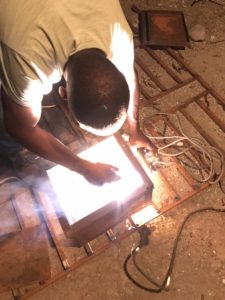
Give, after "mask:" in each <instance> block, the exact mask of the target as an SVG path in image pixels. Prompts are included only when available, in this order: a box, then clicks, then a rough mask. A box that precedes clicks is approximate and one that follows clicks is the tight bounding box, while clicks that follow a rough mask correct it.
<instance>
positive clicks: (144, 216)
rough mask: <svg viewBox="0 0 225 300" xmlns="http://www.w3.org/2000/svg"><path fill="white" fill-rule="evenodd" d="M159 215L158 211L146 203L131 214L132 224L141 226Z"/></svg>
mask: <svg viewBox="0 0 225 300" xmlns="http://www.w3.org/2000/svg"><path fill="white" fill-rule="evenodd" d="M158 215H159V213H158V211H157V210H156V209H155V208H154V207H153V206H152V205H148V206H146V207H144V208H143V209H141V210H139V211H138V212H136V213H135V214H133V215H132V216H131V219H132V220H133V222H134V224H135V225H137V226H142V225H144V224H146V223H147V222H149V221H151V220H152V219H154V218H156V217H157V216H158Z"/></svg>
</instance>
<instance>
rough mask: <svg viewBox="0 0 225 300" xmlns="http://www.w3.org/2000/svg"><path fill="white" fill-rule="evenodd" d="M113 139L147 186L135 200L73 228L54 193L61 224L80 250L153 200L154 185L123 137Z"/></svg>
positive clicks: (95, 214)
mask: <svg viewBox="0 0 225 300" xmlns="http://www.w3.org/2000/svg"><path fill="white" fill-rule="evenodd" d="M114 137H115V138H116V140H117V142H118V143H119V145H120V146H121V149H122V151H123V152H124V154H125V155H126V156H127V158H128V159H129V160H130V162H131V163H132V165H133V166H134V168H135V169H136V170H137V171H138V172H139V174H140V175H141V177H142V180H143V182H144V183H143V185H142V186H141V187H140V188H139V189H138V190H137V191H136V192H135V193H134V194H133V195H132V196H129V197H128V198H127V199H126V201H124V202H123V203H120V205H118V202H117V201H113V202H110V203H108V204H107V205H105V206H104V207H102V208H100V209H98V210H96V211H95V212H93V213H91V214H90V215H88V216H86V217H84V218H83V219H81V220H79V221H77V222H75V223H74V224H72V225H70V224H69V222H68V220H67V218H66V215H65V213H64V212H63V209H61V210H60V211H59V207H60V202H59V201H57V195H56V194H55V193H54V191H53V190H52V191H51V193H52V195H53V196H52V197H51V198H52V201H53V205H54V206H55V208H56V214H57V216H58V219H59V222H60V224H61V226H62V228H63V230H64V232H65V235H66V236H67V237H68V238H70V239H72V240H73V245H75V246H77V247H81V246H83V245H85V244H86V243H87V242H89V241H91V240H93V239H94V238H97V237H98V236H99V235H101V234H103V233H104V232H106V231H107V230H108V229H110V228H112V227H113V226H115V225H116V224H118V223H119V222H121V221H122V220H124V219H126V218H128V217H129V216H130V215H131V214H132V213H134V212H135V211H137V210H139V209H141V208H143V207H144V206H145V205H146V201H148V202H149V201H150V200H151V194H152V190H153V188H154V187H153V183H152V182H151V180H150V178H149V177H148V176H147V174H146V173H145V171H144V169H143V168H142V166H141V165H140V163H139V162H138V160H137V159H136V157H135V156H134V154H133V153H132V151H131V149H130V148H129V146H128V145H127V143H126V142H125V141H124V140H123V138H122V137H121V136H120V134H118V133H117V134H115V135H114ZM76 197H80V198H81V201H82V195H76Z"/></svg>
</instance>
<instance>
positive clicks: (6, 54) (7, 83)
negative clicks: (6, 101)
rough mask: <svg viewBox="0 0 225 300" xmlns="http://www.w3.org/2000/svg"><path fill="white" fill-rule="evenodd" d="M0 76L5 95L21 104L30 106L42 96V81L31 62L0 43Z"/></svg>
mask: <svg viewBox="0 0 225 300" xmlns="http://www.w3.org/2000/svg"><path fill="white" fill-rule="evenodd" d="M0 78H1V84H2V86H3V88H4V91H5V93H6V94H7V96H8V97H9V98H10V99H11V100H12V101H14V102H16V103H18V104H20V105H22V106H32V105H33V103H37V102H40V103H41V100H42V97H43V93H44V91H43V83H42V82H41V80H40V77H39V76H38V72H37V70H35V68H34V66H33V65H32V63H31V62H29V61H27V60H26V59H25V58H24V57H23V56H22V55H20V54H18V53H17V52H16V51H14V50H12V49H11V48H9V47H7V46H6V45H4V44H3V43H1V44H0Z"/></svg>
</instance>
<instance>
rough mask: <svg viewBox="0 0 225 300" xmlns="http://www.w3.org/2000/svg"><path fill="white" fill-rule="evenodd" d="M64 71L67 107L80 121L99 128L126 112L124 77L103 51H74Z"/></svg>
mask: <svg viewBox="0 0 225 300" xmlns="http://www.w3.org/2000/svg"><path fill="white" fill-rule="evenodd" d="M66 71H67V94H68V101H69V107H70V109H71V110H72V112H73V114H74V117H75V119H76V120H77V121H78V122H79V123H81V124H83V125H85V126H89V127H92V128H95V129H100V130H101V129H104V128H105V127H107V126H110V125H113V124H114V123H116V122H117V120H118V119H119V118H120V117H121V115H122V114H123V113H126V112H127V109H128V105H129V97H130V95H129V88H128V85H127V82H126V79H125V77H124V75H123V74H122V73H121V72H120V71H119V70H118V69H117V68H116V66H115V65H114V64H113V63H112V62H111V61H110V60H109V59H107V58H106V56H105V54H104V53H103V52H101V51H100V50H97V49H87V50H82V51H79V52H77V53H75V54H73V55H72V56H71V58H70V59H69V61H68V64H67V66H66Z"/></svg>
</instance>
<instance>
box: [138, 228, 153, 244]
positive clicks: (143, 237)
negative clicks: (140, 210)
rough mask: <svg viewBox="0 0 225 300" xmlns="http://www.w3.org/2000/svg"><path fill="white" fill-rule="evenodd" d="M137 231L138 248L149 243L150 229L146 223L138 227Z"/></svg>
mask: <svg viewBox="0 0 225 300" xmlns="http://www.w3.org/2000/svg"><path fill="white" fill-rule="evenodd" d="M137 231H138V233H139V235H140V243H139V248H142V247H144V246H147V245H148V243H149V235H150V233H151V231H150V229H149V228H148V227H147V226H146V225H143V226H140V227H138V228H137Z"/></svg>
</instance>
